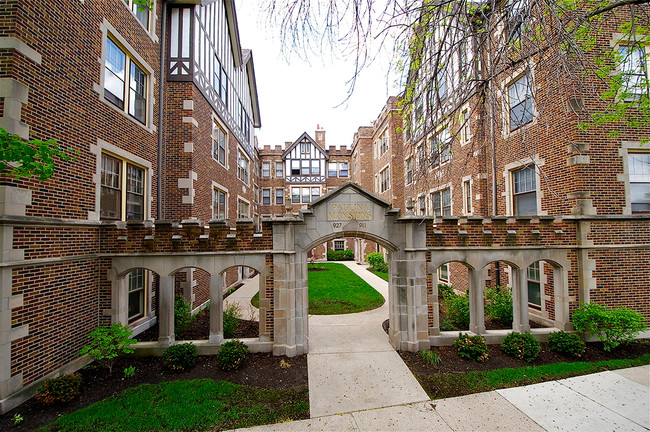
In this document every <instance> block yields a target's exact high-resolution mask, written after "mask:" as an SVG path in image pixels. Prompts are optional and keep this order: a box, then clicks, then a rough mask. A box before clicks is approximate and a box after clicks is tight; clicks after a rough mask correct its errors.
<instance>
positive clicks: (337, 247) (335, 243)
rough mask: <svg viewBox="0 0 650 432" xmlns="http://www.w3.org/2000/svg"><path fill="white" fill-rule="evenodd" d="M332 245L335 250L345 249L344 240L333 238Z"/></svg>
mask: <svg viewBox="0 0 650 432" xmlns="http://www.w3.org/2000/svg"><path fill="white" fill-rule="evenodd" d="M333 247H334V250H335V251H342V250H345V240H334V241H333Z"/></svg>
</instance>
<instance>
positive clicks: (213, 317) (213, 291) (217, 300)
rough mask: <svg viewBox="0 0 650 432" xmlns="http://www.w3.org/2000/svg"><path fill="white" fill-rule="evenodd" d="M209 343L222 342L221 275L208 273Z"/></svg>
mask: <svg viewBox="0 0 650 432" xmlns="http://www.w3.org/2000/svg"><path fill="white" fill-rule="evenodd" d="M208 341H209V342H210V343H214V344H218V343H221V342H223V277H222V276H221V275H220V274H217V275H213V274H211V275H210V337H209V338H208Z"/></svg>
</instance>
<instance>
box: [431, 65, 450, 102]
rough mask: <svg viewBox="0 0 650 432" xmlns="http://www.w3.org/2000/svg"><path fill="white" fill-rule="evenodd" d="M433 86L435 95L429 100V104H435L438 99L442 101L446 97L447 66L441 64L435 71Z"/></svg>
mask: <svg viewBox="0 0 650 432" xmlns="http://www.w3.org/2000/svg"><path fill="white" fill-rule="evenodd" d="M434 86H435V89H436V93H435V96H434V98H433V100H431V105H436V104H437V103H438V101H440V102H442V101H444V100H445V99H446V98H447V90H448V89H447V66H446V65H442V66H440V67H439V68H438V71H437V73H436V77H435V82H434Z"/></svg>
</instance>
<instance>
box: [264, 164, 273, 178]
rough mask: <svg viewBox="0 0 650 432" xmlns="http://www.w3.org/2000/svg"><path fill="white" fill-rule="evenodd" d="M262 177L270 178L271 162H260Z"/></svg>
mask: <svg viewBox="0 0 650 432" xmlns="http://www.w3.org/2000/svg"><path fill="white" fill-rule="evenodd" d="M262 177H264V178H269V177H271V162H262Z"/></svg>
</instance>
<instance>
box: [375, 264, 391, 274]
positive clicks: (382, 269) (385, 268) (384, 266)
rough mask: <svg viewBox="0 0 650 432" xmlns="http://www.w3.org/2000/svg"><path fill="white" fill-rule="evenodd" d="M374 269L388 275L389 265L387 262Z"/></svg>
mask: <svg viewBox="0 0 650 432" xmlns="http://www.w3.org/2000/svg"><path fill="white" fill-rule="evenodd" d="M374 269H375V271H378V272H380V273H388V264H387V263H385V262H383V263H379V264H377V266H376V267H375V268H374Z"/></svg>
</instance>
